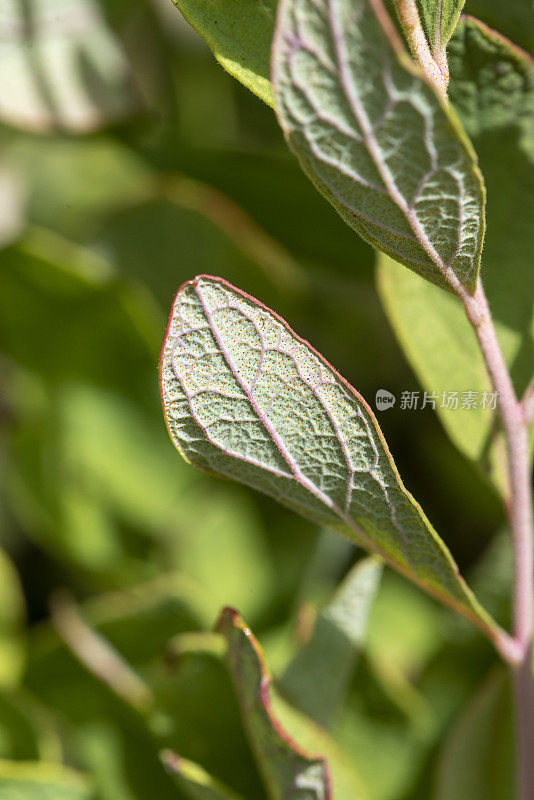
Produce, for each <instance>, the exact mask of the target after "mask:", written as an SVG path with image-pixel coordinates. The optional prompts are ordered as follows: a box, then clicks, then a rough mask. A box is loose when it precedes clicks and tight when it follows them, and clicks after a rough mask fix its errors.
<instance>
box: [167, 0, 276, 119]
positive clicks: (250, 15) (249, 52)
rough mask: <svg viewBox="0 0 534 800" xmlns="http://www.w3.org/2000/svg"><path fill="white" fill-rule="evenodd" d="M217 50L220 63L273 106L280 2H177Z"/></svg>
mask: <svg viewBox="0 0 534 800" xmlns="http://www.w3.org/2000/svg"><path fill="white" fill-rule="evenodd" d="M173 2H174V4H175V5H176V6H177V8H179V9H180V11H181V12H182V14H183V15H184V17H185V18H186V20H187V21H188V22H189V23H190V25H192V26H193V28H195V30H197V31H198V33H199V34H200V35H201V36H202V38H203V39H205V40H206V42H207V44H208V45H209V46H210V48H211V49H212V50H213V54H214V55H215V58H216V59H217V61H218V62H219V63H220V64H221V65H222V66H223V67H224V69H225V70H227V71H228V72H229V73H230V75H233V76H234V78H237V80H238V81H240V82H241V83H242V84H243V85H244V86H246V87H247V89H250V90H251V91H252V92H254V94H256V95H257V96H258V97H260V98H261V99H262V100H263V101H264V102H265V103H267V104H268V105H272V95H271V83H270V80H269V52H270V46H271V39H272V35H273V30H274V18H275V12H276V0H262V2H257V0H173Z"/></svg>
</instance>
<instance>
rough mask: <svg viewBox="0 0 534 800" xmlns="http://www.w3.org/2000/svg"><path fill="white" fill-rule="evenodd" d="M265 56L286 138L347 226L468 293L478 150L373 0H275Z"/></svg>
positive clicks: (474, 252) (476, 221)
mask: <svg viewBox="0 0 534 800" xmlns="http://www.w3.org/2000/svg"><path fill="white" fill-rule="evenodd" d="M272 59H273V67H272V69H273V82H274V88H275V98H276V107H277V113H278V118H279V121H280V124H281V126H282V129H283V130H284V133H285V135H286V138H287V140H288V142H289V145H290V146H291V148H292V149H293V151H294V152H295V154H296V155H297V157H298V158H299V161H300V163H301V166H302V168H303V169H304V171H305V172H306V173H307V174H308V176H309V177H310V178H311V179H312V180H313V182H314V183H315V185H316V186H317V188H318V189H319V191H321V192H322V193H323V194H324V195H325V197H326V198H327V199H328V200H329V201H330V202H331V203H332V205H333V206H334V208H335V209H336V210H337V211H338V213H339V214H340V215H341V216H342V217H343V219H344V220H345V222H346V223H347V224H348V225H350V226H351V227H353V228H354V229H355V230H356V231H357V232H358V233H359V234H360V235H361V236H362V237H363V238H364V239H366V240H367V241H369V242H370V243H371V244H372V245H374V246H375V247H377V248H378V249H380V250H383V251H384V252H386V253H388V254H389V255H390V256H392V257H393V258H394V259H395V260H396V261H399V262H400V263H401V264H404V265H405V266H407V267H409V268H410V269H412V270H414V272H417V273H418V274H419V275H422V276H423V277H425V278H426V279H427V280H429V281H431V282H432V283H436V284H438V285H439V286H442V287H444V288H447V286H448V284H447V280H450V281H453V282H454V281H459V282H460V283H461V284H463V286H464V287H465V288H467V289H468V291H473V290H474V288H475V285H476V281H477V275H478V268H479V262H480V253H481V248H482V240H483V236H484V188H483V181H482V176H481V174H480V172H479V170H478V167H477V164H476V156H475V154H474V152H473V150H472V148H471V146H470V144H469V141H468V139H467V137H466V136H465V134H464V133H463V131H462V129H461V127H460V125H459V123H458V121H457V119H456V117H455V115H454V113H453V112H452V111H450V110H449V109H448V108H447V107H445V106H444V104H443V102H442V101H441V100H440V99H439V98H438V97H437V95H436V94H435V92H434V90H433V89H432V88H431V87H430V86H429V85H428V84H427V83H426V82H425V80H423V79H422V76H421V75H420V73H419V71H418V70H417V69H416V68H415V66H414V65H413V63H412V62H411V61H410V59H409V58H408V56H407V54H406V52H405V50H404V47H403V45H402V43H401V42H400V39H399V38H398V36H397V34H396V32H395V30H394V29H393V27H392V23H391V20H390V19H389V17H388V16H387V12H386V11H385V8H384V7H383V5H382V2H381V0H320V1H319V2H315V0H281V4H280V6H279V12H278V17H277V30H276V34H275V38H274V41H273V56H272Z"/></svg>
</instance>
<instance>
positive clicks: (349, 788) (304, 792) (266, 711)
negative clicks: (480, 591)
mask: <svg viewBox="0 0 534 800" xmlns="http://www.w3.org/2000/svg"><path fill="white" fill-rule="evenodd" d="M218 630H219V631H220V632H221V633H222V634H223V636H224V637H225V639H226V641H227V643H228V655H227V661H228V666H229V669H230V674H231V677H232V680H233V683H234V687H235V691H236V694H237V698H238V702H239V705H240V707H241V713H242V715H243V722H244V725H245V728H246V730H247V733H248V736H249V739H250V743H251V746H252V748H253V750H254V753H255V755H256V758H257V761H258V766H259V767H260V770H261V773H262V775H263V777H264V780H265V783H266V788H267V789H268V792H269V796H270V797H272V798H273V800H284V799H285V798H287V799H288V800H289V799H290V798H291V800H292V799H293V798H295V800H296V798H303V800H331V798H333V797H335V798H336V800H358V799H359V798H364V797H366V796H367V795H366V792H365V791H364V789H363V787H362V785H361V783H360V781H359V778H358V776H357V775H356V774H355V773H354V772H353V771H352V770H351V768H350V767H349V766H348V764H347V762H345V760H344V758H343V756H342V755H341V754H340V753H339V752H338V751H337V748H336V747H335V745H334V744H333V742H332V741H331V740H330V739H329V738H328V736H327V735H326V734H325V733H324V732H322V731H321V729H320V728H318V727H316V726H314V725H313V723H312V722H311V721H310V720H309V719H307V718H306V717H304V716H302V715H300V714H298V713H297V712H296V711H294V710H293V709H291V707H289V706H288V705H287V704H285V703H282V702H281V701H280V700H279V699H276V698H274V697H273V696H271V695H272V693H271V692H270V691H269V689H270V678H269V675H268V672H267V669H266V666H265V662H264V659H263V654H262V652H261V649H260V646H259V644H258V642H257V641H256V639H255V638H254V637H253V635H252V633H251V631H250V629H249V628H247V627H246V625H245V623H244V622H243V620H242V619H241V618H240V617H239V615H238V614H237V613H236V612H235V611H233V610H232V609H225V610H224V611H223V613H222V615H221V618H220V620H219V624H218ZM303 748H305V749H303Z"/></svg>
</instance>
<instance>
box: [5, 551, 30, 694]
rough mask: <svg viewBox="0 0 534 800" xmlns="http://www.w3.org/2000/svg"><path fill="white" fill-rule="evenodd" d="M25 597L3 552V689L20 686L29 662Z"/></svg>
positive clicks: (13, 569)
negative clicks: (25, 641)
mask: <svg viewBox="0 0 534 800" xmlns="http://www.w3.org/2000/svg"><path fill="white" fill-rule="evenodd" d="M24 613H25V609H24V595H23V592H22V586H21V584H20V580H19V576H18V573H17V571H16V569H15V566H14V565H13V564H12V562H11V560H10V559H9V557H8V556H7V555H6V554H5V553H4V551H3V550H0V688H2V689H3V688H6V687H10V686H13V685H16V684H17V683H18V681H19V679H20V676H21V673H22V671H23V668H24V661H25V643H24V641H23V639H22V624H23V620H24Z"/></svg>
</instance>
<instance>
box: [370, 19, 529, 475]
mask: <svg viewBox="0 0 534 800" xmlns="http://www.w3.org/2000/svg"><path fill="white" fill-rule="evenodd" d="M449 62H450V68H451V83H450V88H449V93H450V98H451V101H452V102H453V103H454V104H455V106H456V108H457V109H458V111H459V113H460V116H461V118H462V121H463V122H464V125H465V127H466V130H467V131H468V133H469V134H470V136H471V137H472V139H473V142H474V144H475V146H476V149H477V153H478V155H479V158H480V163H481V166H482V168H483V171H484V177H485V181H486V185H487V188H488V204H487V217H488V230H487V236H486V241H485V245H484V257H483V269H482V277H483V281H484V285H485V290H486V294H487V296H488V299H489V303H490V306H491V310H492V314H493V318H494V321H495V326H496V329H497V334H498V337H499V340H500V343H501V346H502V348H503V353H504V356H505V359H506V361H507V363H508V365H509V367H510V369H511V373H512V378H513V380H514V383H515V385H516V388H517V390H518V391H519V392H522V391H523V389H524V388H525V386H526V384H527V382H528V380H529V378H530V376H531V374H532V363H533V361H534V347H533V344H532V341H533V340H532V331H533V330H534V315H533V308H534V272H533V270H532V258H531V254H532V249H533V247H534V235H533V228H532V225H531V224H530V218H529V215H528V214H526V213H525V209H526V208H528V207H529V204H530V202H531V198H532V194H533V192H534V114H533V113H532V109H533V108H534V62H533V61H532V60H531V59H530V58H529V57H528V56H527V55H526V54H525V53H524V52H523V51H521V50H519V49H518V48H516V47H514V46H513V45H512V44H511V43H510V42H508V41H507V40H506V39H504V38H503V37H502V36H500V35H499V34H497V33H495V32H494V31H491V30H490V29H488V28H487V27H486V26H485V25H483V24H482V23H480V22H478V21H477V20H474V19H472V18H464V19H462V20H461V22H460V24H459V26H458V29H457V32H456V34H455V35H454V37H453V39H452V41H451V42H450V45H449ZM496 154H498V158H497V157H496ZM510 242H513V246H510ZM503 265H505V268H504V266H503ZM379 289H380V292H381V295H382V298H383V301H384V305H385V308H386V311H387V313H388V316H389V319H390V321H391V323H392V325H393V327H394V329H395V331H396V333H397V336H398V337H399V339H400V342H401V344H402V347H403V349H404V351H405V352H406V355H407V357H408V359H409V361H410V363H411V365H412V366H413V368H414V369H415V371H416V372H417V374H418V376H419V378H420V380H421V382H422V384H423V388H424V389H425V390H427V391H428V392H429V394H430V393H435V394H436V396H437V402H436V411H437V413H438V415H439V416H440V418H441V420H442V422H443V425H444V426H445V428H446V430H447V432H448V434H449V436H450V437H451V439H452V440H453V442H454V443H455V444H456V446H457V447H459V448H460V450H461V451H462V452H464V453H465V454H466V455H468V456H469V457H470V458H472V459H475V460H478V459H481V458H482V457H483V456H484V455H485V450H486V448H487V446H488V440H489V437H490V434H491V428H492V424H493V420H494V418H495V410H491V408H490V407H488V403H487V402H486V403H484V400H483V395H484V392H487V393H488V395H489V394H491V391H492V390H491V387H490V384H489V380H488V377H487V374H486V370H485V366H484V363H483V360H482V356H481V355H480V351H479V349H478V347H477V344H476V340H475V337H474V335H473V332H472V330H471V328H470V325H469V323H468V322H467V320H466V318H465V314H464V312H463V309H462V307H461V305H460V304H459V303H457V302H455V301H454V300H453V299H452V298H449V297H446V296H445V295H444V293H443V292H438V291H437V290H436V289H434V287H432V286H429V285H428V284H427V283H423V282H422V281H421V280H419V279H418V278H417V277H416V276H413V275H411V274H410V273H408V272H407V271H406V270H402V269H401V268H400V267H397V266H396V265H394V264H392V263H391V262H388V260H387V259H386V258H385V257H382V259H381V266H380V270H379ZM451 391H456V392H458V399H459V402H458V408H457V409H454V408H451V407H449V408H447V404H446V402H443V392H451ZM464 392H467V393H469V392H473V393H474V394H472V395H469V394H467V395H464ZM469 396H471V397H472V398H474V399H475V404H476V407H469V405H468V402H467V403H466V402H465V401H466V400H467V401H468V400H469Z"/></svg>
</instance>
